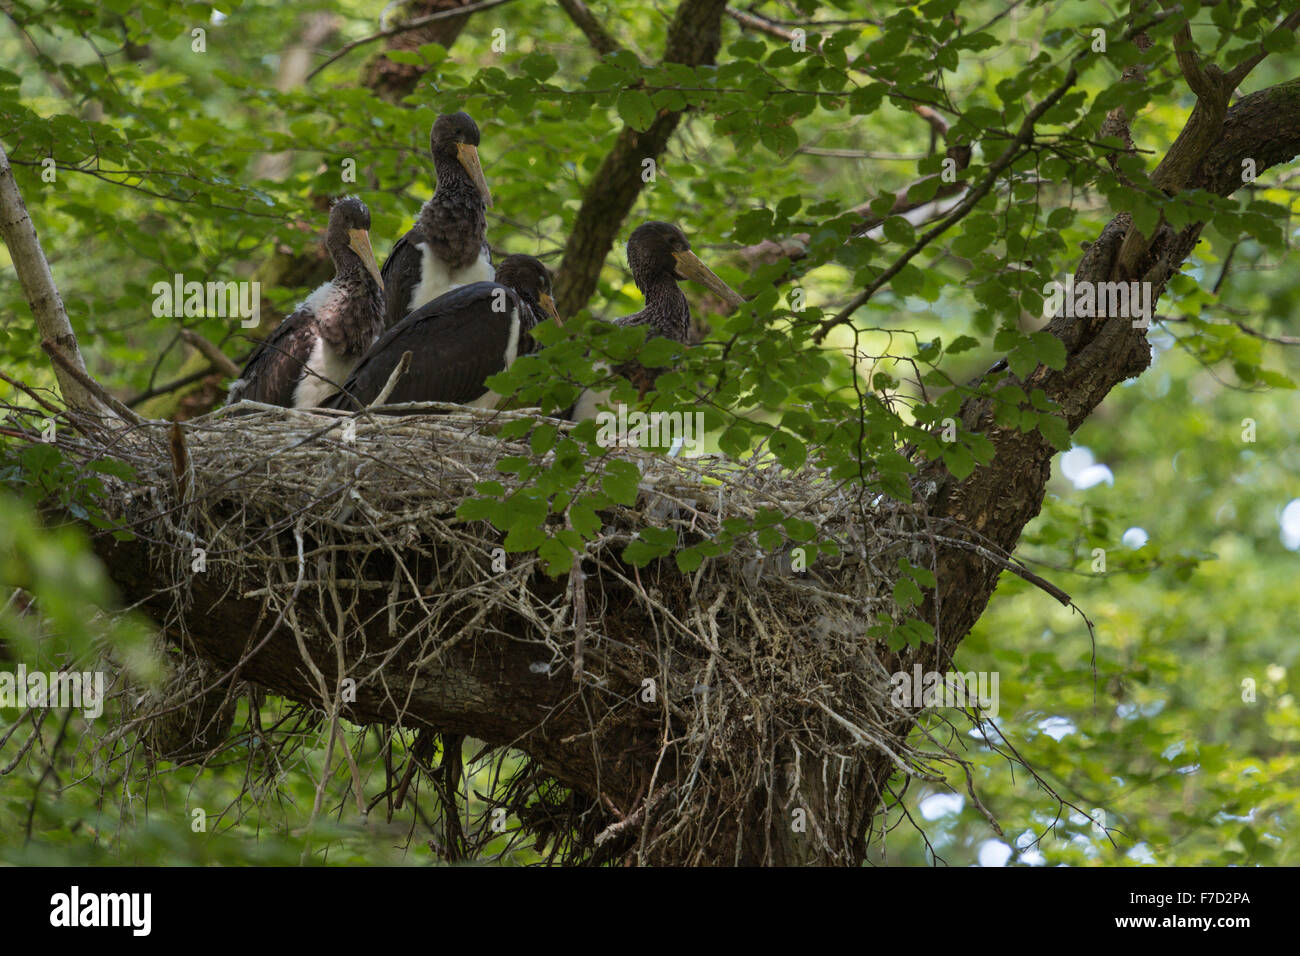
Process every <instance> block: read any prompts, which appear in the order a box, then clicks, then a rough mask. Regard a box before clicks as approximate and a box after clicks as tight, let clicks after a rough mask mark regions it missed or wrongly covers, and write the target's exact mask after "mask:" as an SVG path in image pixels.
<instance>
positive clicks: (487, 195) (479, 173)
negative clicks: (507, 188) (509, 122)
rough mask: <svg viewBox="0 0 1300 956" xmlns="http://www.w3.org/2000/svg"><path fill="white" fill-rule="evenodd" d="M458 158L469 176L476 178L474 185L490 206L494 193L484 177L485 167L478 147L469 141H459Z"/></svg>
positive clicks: (457, 146) (457, 145)
mask: <svg viewBox="0 0 1300 956" xmlns="http://www.w3.org/2000/svg"><path fill="white" fill-rule="evenodd" d="M456 159H458V160H459V161H460V164H461V165H462V166H464V167H465V172H467V173H469V178H470V179H472V180H474V187H475V188H476V189H477V190H478V192H479V195H480V196H482V197H483V202H484V203H485V204H486V205H488V206H490V205H492V193H491V192H489V191H488V184H487V180H486V179H484V178H483V167H482V166H481V165H480V164H479V161H478V147H476V146H471V145H470V144H469V143H457V144H456Z"/></svg>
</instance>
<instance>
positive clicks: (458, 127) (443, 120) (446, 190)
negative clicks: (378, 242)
mask: <svg viewBox="0 0 1300 956" xmlns="http://www.w3.org/2000/svg"><path fill="white" fill-rule="evenodd" d="M429 144H430V149H431V150H432V152H433V168H434V172H435V174H436V176H437V179H438V183H437V188H436V189H435V190H434V193H433V198H431V199H430V200H429V201H428V202H426V203H425V204H424V207H423V208H422V209H421V210H420V215H419V218H417V219H416V221H415V226H414V228H412V229H411V231H410V232H408V233H407V234H406V235H404V236H403V237H402V238H401V239H399V240H397V244H396V245H395V246H393V251H392V252H390V253H389V254H388V259H387V260H386V261H385V262H384V269H383V277H384V288H385V290H386V291H387V294H388V308H387V311H386V313H385V317H384V322H385V325H386V326H388V327H390V328H391V327H392V326H393V325H395V324H397V323H398V322H400V321H401V320H402V319H403V318H405V317H406V316H407V315H409V314H410V313H411V312H413V311H415V310H416V309H418V308H419V307H420V306H422V305H424V304H425V303H426V302H431V301H433V300H434V299H436V298H437V297H438V296H440V295H442V294H443V293H444V292H448V291H450V290H451V289H454V288H456V287H457V286H461V285H467V284H469V283H471V282H482V281H491V280H492V279H493V270H492V256H491V252H490V250H489V249H488V244H487V240H486V238H485V236H486V234H487V207H488V206H490V205H491V204H492V196H491V193H490V192H489V191H488V187H487V181H486V180H485V179H484V178H483V168H482V166H481V165H480V164H479V158H478V144H479V131H478V126H477V125H475V123H474V121H473V120H472V119H470V117H469V115H468V114H466V113H449V114H447V115H445V116H439V117H438V119H437V121H436V122H435V123H434V124H433V130H432V132H431V133H430V135H429Z"/></svg>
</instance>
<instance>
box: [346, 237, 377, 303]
mask: <svg viewBox="0 0 1300 956" xmlns="http://www.w3.org/2000/svg"><path fill="white" fill-rule="evenodd" d="M348 246H349V248H351V249H352V251H353V252H355V253H356V254H357V255H358V256H360V257H361V264H362V265H363V266H365V267H366V271H367V272H369V273H370V274H371V275H372V276H374V277H375V281H376V282H378V283H379V291H381V292H382V291H383V290H384V280H383V279H382V278H380V275H379V266H378V265H376V264H375V251H374V250H373V249H371V248H370V233H368V232H366V231H365V230H364V229H349V230H348Z"/></svg>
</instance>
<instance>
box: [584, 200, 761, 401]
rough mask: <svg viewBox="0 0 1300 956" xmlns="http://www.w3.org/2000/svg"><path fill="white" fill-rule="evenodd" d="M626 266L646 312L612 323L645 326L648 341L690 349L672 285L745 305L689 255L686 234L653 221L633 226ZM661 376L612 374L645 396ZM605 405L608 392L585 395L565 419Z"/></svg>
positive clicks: (685, 318) (683, 308)
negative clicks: (692, 284)
mask: <svg viewBox="0 0 1300 956" xmlns="http://www.w3.org/2000/svg"><path fill="white" fill-rule="evenodd" d="M627 264H628V266H629V267H630V268H631V270H632V280H633V281H634V282H635V283H636V287H637V288H638V289H640V290H641V293H642V295H644V296H645V307H644V308H642V309H641V311H640V312H634V313H632V314H631V315H625V316H623V317H622V318H620V319H615V322H616V324H618V325H645V326H648V327H649V328H648V329H647V331H646V335H647V337H653V336H662V337H663V338H666V339H672V340H673V341H674V342H681V343H682V344H683V345H686V344H689V342H690V333H691V307H690V304H689V303H688V302H687V301H686V295H685V293H683V292H682V290H681V289H680V288H679V287H678V285H677V283H678V281H679V280H684V279H691V280H694V281H696V282H699V283H700V284H701V285H703V286H705V287H706V288H707V289H709V291H711V292H713V293H714V294H715V295H717V296H719V297H720V298H722V299H723V300H724V301H726V302H727V304H729V305H730V306H732V307H733V308H736V307H739V306H740V305H743V304H744V301H745V300H744V299H743V298H742V297H741V296H740V294H739V293H738V292H736V291H735V290H734V289H732V288H731V287H730V286H729V285H727V284H726V283H725V282H723V281H722V280H721V279H719V278H718V277H717V276H716V275H714V274H713V272H712V271H710V270H709V268H708V267H707V266H706V265H705V264H704V263H703V262H701V261H700V258H699V256H697V255H695V253H693V252H692V251H691V244H690V241H689V240H687V238H686V234H685V233H684V232H682V231H681V230H680V229H678V228H677V227H676V226H674V225H673V224H672V223H667V222H655V221H653V220H652V221H650V222H644V223H642V224H641V225H639V226H637V227H636V229H635V230H633V232H632V235H631V236H630V237H629V238H628V240H627ZM663 371H664V370H663V369H647V368H645V367H644V366H642V365H640V364H638V363H636V362H626V363H624V364H622V365H620V366H619V367H618V368H616V369H614V373H613V374H616V375H621V376H623V377H624V378H626V379H628V380H629V381H631V382H632V383H633V384H634V385H636V386H637V389H638V390H639V391H640V393H641V394H642V395H643V396H644V395H645V393H646V392H647V391H649V390H650V388H652V387H653V386H654V380H655V379H656V378H657V377H658V375H659V373H661V372H663ZM608 403H609V389H594V388H593V389H587V390H585V391H584V392H583V393H582V394H581V395H580V396H579V397H578V401H577V402H576V403H575V405H574V407H573V409H572V412H571V414H570V417H571V418H572V419H573V420H574V421H581V420H583V419H587V418H595V416H596V413H597V411H598V410H599V409H600V407H601V406H602V405H607V404H608Z"/></svg>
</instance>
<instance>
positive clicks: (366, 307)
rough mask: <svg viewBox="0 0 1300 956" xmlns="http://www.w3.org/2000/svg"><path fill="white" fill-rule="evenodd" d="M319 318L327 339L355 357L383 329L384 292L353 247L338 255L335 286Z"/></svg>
mask: <svg viewBox="0 0 1300 956" xmlns="http://www.w3.org/2000/svg"><path fill="white" fill-rule="evenodd" d="M316 318H317V321H318V322H319V323H320V330H321V336H322V337H323V338H324V339H325V341H326V342H328V343H329V344H330V345H331V346H333V347H334V348H335V349H337V350H338V351H339V352H341V353H342V354H344V355H347V356H351V357H358V356H360V355H361V354H362V353H363V352H365V350H366V349H368V348H369V347H370V345H371V343H373V342H374V340H375V336H377V335H378V334H379V333H380V332H381V331H382V330H383V326H384V297H383V293H382V292H380V289H379V283H378V282H376V281H375V277H374V276H372V275H371V274H370V271H369V270H368V269H367V268H366V267H365V266H364V265H363V264H362V262H361V257H360V256H358V255H357V254H356V253H354V252H352V250H350V249H349V250H347V251H344V252H341V253H339V254H338V255H337V256H336V257H335V259H334V282H333V288H332V289H331V290H330V295H329V296H328V297H327V298H326V300H325V301H324V302H323V303H321V305H320V307H319V309H318V310H317V313H316Z"/></svg>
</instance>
